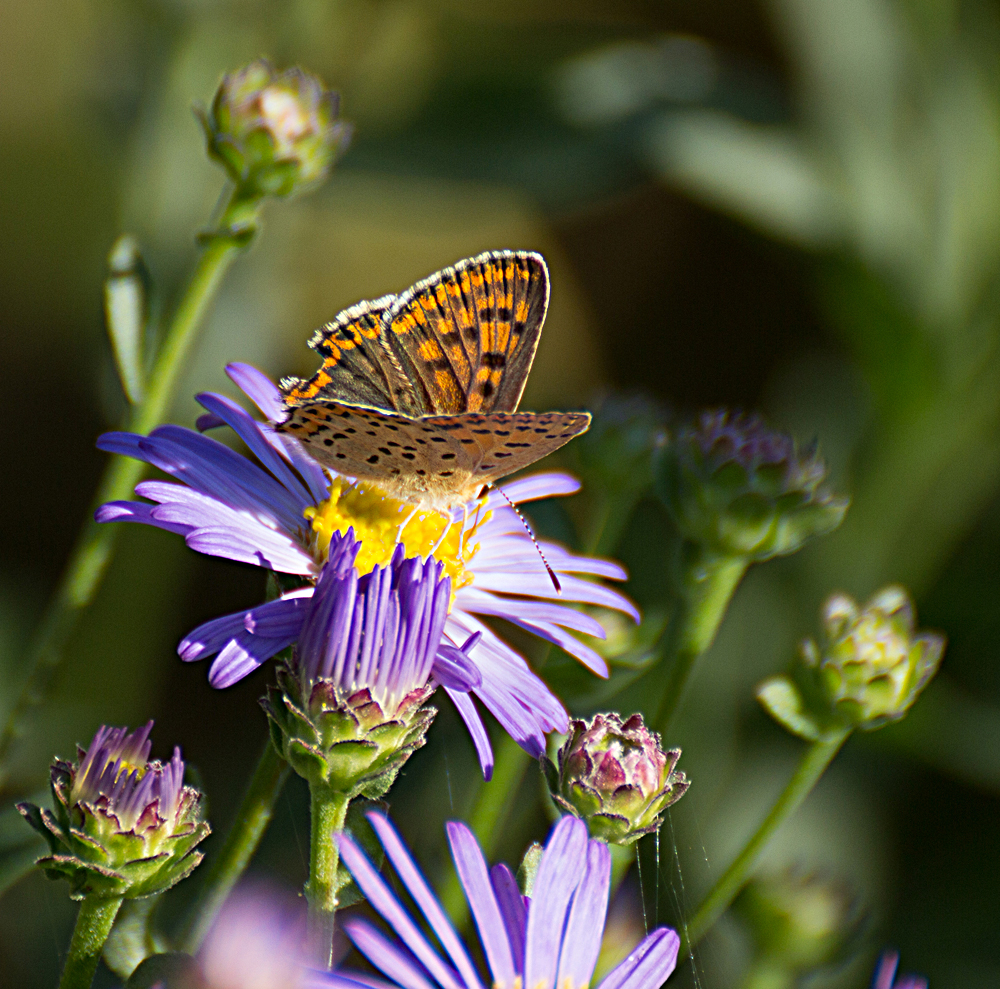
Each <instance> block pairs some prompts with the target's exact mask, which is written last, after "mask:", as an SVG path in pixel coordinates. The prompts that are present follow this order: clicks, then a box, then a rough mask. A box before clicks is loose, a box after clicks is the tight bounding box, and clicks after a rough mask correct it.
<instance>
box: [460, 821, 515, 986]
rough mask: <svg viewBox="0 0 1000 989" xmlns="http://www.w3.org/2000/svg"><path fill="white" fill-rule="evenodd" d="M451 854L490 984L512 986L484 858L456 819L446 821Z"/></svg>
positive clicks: (504, 934)
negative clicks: (486, 964) (485, 964)
mask: <svg viewBox="0 0 1000 989" xmlns="http://www.w3.org/2000/svg"><path fill="white" fill-rule="evenodd" d="M445 830H446V831H447V832H448V844H449V845H450V846H451V857H452V859H453V860H454V862H455V869H456V871H457V872H458V878H459V879H460V880H461V881H462V888H463V889H464V890H465V898H466V899H467V900H468V901H469V907H470V908H471V910H472V916H473V917H474V918H475V921H476V929H477V930H478V931H479V940H480V941H481V942H482V945H483V951H484V953H485V955H486V961H487V962H488V963H489V966H490V972H491V973H492V974H493V984H494V985H499V986H513V985H514V980H515V979H516V978H517V976H518V974H519V973H518V971H517V966H516V964H515V962H514V955H513V953H512V951H511V946H510V942H509V941H508V939H507V928H506V925H505V924H504V921H503V916H502V914H501V912H500V907H499V905H498V904H497V900H496V896H495V895H494V892H493V886H492V884H491V883H490V876H489V872H488V871H487V868H486V860H485V859H484V858H483V853H482V851H480V849H479V845H478V843H477V842H476V838H475V836H474V835H473V833H472V832H471V831H470V830H469V829H468V828H467V827H466V826H465V825H464V824H461V823H460V822H458V821H448V822H447V824H445Z"/></svg>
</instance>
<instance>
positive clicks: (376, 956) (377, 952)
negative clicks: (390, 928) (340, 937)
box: [344, 918, 434, 989]
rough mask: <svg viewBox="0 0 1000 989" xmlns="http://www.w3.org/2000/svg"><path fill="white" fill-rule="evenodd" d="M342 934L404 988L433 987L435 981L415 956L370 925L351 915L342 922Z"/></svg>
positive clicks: (430, 988) (423, 988) (429, 988)
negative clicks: (428, 976)
mask: <svg viewBox="0 0 1000 989" xmlns="http://www.w3.org/2000/svg"><path fill="white" fill-rule="evenodd" d="M344 933H345V934H346V935H347V936H348V937H349V938H350V939H351V940H352V941H353V942H354V946H355V947H356V948H357V949H358V951H360V952H361V954H363V955H364V956H365V958H367V959H368V961H370V962H371V963H372V965H374V966H375V967H376V968H377V969H379V970H380V971H382V972H384V973H385V974H386V975H388V976H389V978H390V979H392V981H393V982H394V983H396V984H397V985H399V986H402V987H403V989H434V983H433V982H431V981H430V980H429V979H428V978H427V977H426V976H425V975H424V972H423V969H422V967H421V966H420V965H419V964H418V962H417V961H416V959H415V958H413V956H412V955H410V953H409V952H404V951H403V950H402V949H401V948H400V947H399V945H396V944H393V943H392V941H390V940H389V939H388V938H386V937H385V936H384V935H382V934H380V933H379V932H378V931H377V930H375V928H374V927H372V926H371V924H368V923H366V922H365V921H363V920H355V919H354V918H351V919H350V920H346V921H344Z"/></svg>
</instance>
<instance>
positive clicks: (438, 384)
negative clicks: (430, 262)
mask: <svg viewBox="0 0 1000 989" xmlns="http://www.w3.org/2000/svg"><path fill="white" fill-rule="evenodd" d="M548 298H549V277H548V269H547V268H546V267H545V261H544V260H543V259H542V257H541V255H539V254H534V253H532V252H529V251H491V252H488V253H486V254H481V255H479V256H478V257H475V258H469V259H467V260H465V261H461V262H459V263H458V264H457V265H455V266H454V267H453V268H445V269H444V270H443V271H439V272H437V274H434V275H431V277H430V278H427V279H425V280H424V281H422V282H418V283H417V284H416V285H414V286H413V288H411V289H409V290H407V291H406V292H403V293H402V294H400V295H399V296H398V298H397V299H396V300H395V302H394V303H393V304H392V306H391V308H390V309H389V311H388V313H387V314H386V319H387V320H388V324H389V326H388V330H389V343H390V346H392V348H393V350H394V351H395V352H396V353H397V355H398V357H399V360H400V363H401V364H402V365H403V367H404V369H405V370H406V373H407V375H408V376H409V378H410V380H411V381H412V382H413V384H414V387H415V389H416V390H417V391H418V393H419V396H418V397H419V398H420V399H422V405H423V409H422V411H423V413H424V414H425V415H434V414H438V415H441V414H446V415H447V414H453V415H454V414H458V413H462V412H513V411H514V410H515V409H516V408H517V404H518V402H519V401H520V399H521V393H522V391H523V390H524V384H525V381H526V380H527V377H528V371H529V370H530V369H531V363H532V361H533V360H534V356H535V350H536V349H537V347H538V339H539V336H540V334H541V330H542V323H543V322H544V320H545V312H546V309H547V307H548Z"/></svg>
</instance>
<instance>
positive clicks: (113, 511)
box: [94, 485, 191, 536]
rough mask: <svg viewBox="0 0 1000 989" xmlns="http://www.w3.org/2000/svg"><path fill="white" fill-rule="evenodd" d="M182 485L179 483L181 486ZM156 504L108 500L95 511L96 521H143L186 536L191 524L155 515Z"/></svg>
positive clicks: (145, 523)
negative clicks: (159, 517) (163, 518)
mask: <svg viewBox="0 0 1000 989" xmlns="http://www.w3.org/2000/svg"><path fill="white" fill-rule="evenodd" d="M179 486H180V485H178V487H179ZM155 507H156V506H154V505H147V504H146V503H145V502H144V501H107V502H105V503H104V504H103V505H101V507H100V508H98V509H97V511H96V512H94V521H95V522H141V523H142V524H143V525H152V526H156V528H157V529H166V530H167V532H175V533H177V535H179V536H185V535H187V534H188V533H189V532H190V531H191V526H189V525H184V524H183V523H180V522H166V521H164V520H162V519H158V518H156V517H154V515H153V509H154V508H155Z"/></svg>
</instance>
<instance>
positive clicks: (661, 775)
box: [545, 713, 690, 845]
mask: <svg viewBox="0 0 1000 989" xmlns="http://www.w3.org/2000/svg"><path fill="white" fill-rule="evenodd" d="M680 755H681V750H680V749H670V750H668V751H667V752H664V751H663V750H662V749H661V748H660V736H659V735H657V734H656V732H653V731H650V730H649V729H648V728H647V727H646V726H645V725H644V724H643V721H642V715H641V714H633V715H632V717H630V718H629V719H628V720H627V721H625V722H622V720H621V718H620V717H619V715H617V714H614V713H612V714H597V715H595V716H594V718H593V720H592V721H590V722H589V723H588V722H586V721H573V722H571V723H570V734H569V737H568V738H567V740H566V742H565V743H564V744H563V746H562V748H561V749H560V750H559V756H558V768H556V766H555V765H553V764H552V763H551V762H550V761H548V760H546V763H545V770H546V778H547V781H548V784H549V789H550V791H551V793H552V798H553V800H555V802H556V804H558V805H559V807H561V808H562V809H563V810H565V811H568V812H569V813H571V814H575V815H576V816H577V817H581V818H583V819H584V820H585V821H586V822H587V827H588V829H589V830H590V833H591V835H592V836H593V837H595V838H600V839H602V840H603V841H607V842H609V843H612V844H616V845H630V844H632V842H634V841H635V840H636V839H637V838H640V837H641V836H642V835H644V834H650V833H651V832H653V831H656V830H657V829H658V828H659V826H660V825H661V824H662V823H663V818H662V816H661V814H662V813H663V811H664V810H666V808H667V807H669V806H670V805H671V804H673V803H676V802H677V801H678V800H680V798H681V797H682V796H683V795H684V793H685V792H686V790H687V788H688V786H689V785H690V783H689V781H688V779H687V777H685V775H684V773H682V772H679V771H676V770H675V767H676V765H677V760H678V759H679V758H680Z"/></svg>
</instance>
